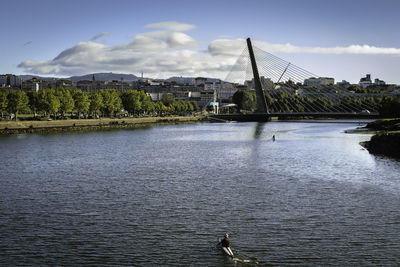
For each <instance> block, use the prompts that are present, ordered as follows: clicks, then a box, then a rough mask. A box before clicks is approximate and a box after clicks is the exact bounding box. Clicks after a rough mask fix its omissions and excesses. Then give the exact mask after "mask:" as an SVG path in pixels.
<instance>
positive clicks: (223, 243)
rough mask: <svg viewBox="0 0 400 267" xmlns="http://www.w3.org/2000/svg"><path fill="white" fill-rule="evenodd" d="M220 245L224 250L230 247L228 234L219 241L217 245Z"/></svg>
mask: <svg viewBox="0 0 400 267" xmlns="http://www.w3.org/2000/svg"><path fill="white" fill-rule="evenodd" d="M219 244H221V246H223V247H225V248H229V247H230V246H231V240H230V238H229V235H228V234H225V236H224V238H223V239H221V241H219V243H218V245H219Z"/></svg>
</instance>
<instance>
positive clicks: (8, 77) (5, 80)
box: [0, 74, 22, 88]
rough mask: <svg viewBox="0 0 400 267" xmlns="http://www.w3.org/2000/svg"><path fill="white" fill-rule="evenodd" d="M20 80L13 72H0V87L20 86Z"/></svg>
mask: <svg viewBox="0 0 400 267" xmlns="http://www.w3.org/2000/svg"><path fill="white" fill-rule="evenodd" d="M21 83H22V80H21V78H20V77H19V76H16V75H14V74H1V75H0V87H18V88H20V87H21Z"/></svg>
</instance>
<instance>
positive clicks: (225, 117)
mask: <svg viewBox="0 0 400 267" xmlns="http://www.w3.org/2000/svg"><path fill="white" fill-rule="evenodd" d="M272 117H275V118H276V117H277V118H278V119H301V118H314V119H376V118H378V117H379V114H378V113H370V114H364V113H310V112H305V113H269V114H255V113H254V114H217V115H211V116H210V118H211V119H215V120H220V121H240V122H247V121H249V122H250V121H255V122H265V121H270V120H271V118H272Z"/></svg>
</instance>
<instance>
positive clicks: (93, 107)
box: [89, 91, 104, 116]
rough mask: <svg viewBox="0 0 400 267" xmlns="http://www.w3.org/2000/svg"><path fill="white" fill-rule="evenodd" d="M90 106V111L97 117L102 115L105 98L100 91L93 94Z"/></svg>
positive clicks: (90, 98)
mask: <svg viewBox="0 0 400 267" xmlns="http://www.w3.org/2000/svg"><path fill="white" fill-rule="evenodd" d="M89 100H90V105H89V111H90V112H91V113H93V114H94V115H95V116H96V115H97V114H98V113H100V111H101V109H102V108H103V106H104V105H103V97H102V96H101V93H100V92H99V91H95V92H92V93H91V94H90V95H89Z"/></svg>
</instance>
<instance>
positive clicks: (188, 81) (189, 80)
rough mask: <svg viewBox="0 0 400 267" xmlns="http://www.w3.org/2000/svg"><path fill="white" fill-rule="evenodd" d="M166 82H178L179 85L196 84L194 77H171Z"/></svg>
mask: <svg viewBox="0 0 400 267" xmlns="http://www.w3.org/2000/svg"><path fill="white" fill-rule="evenodd" d="M165 81H166V82H176V83H178V84H194V78H193V77H171V78H168V79H165Z"/></svg>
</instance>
